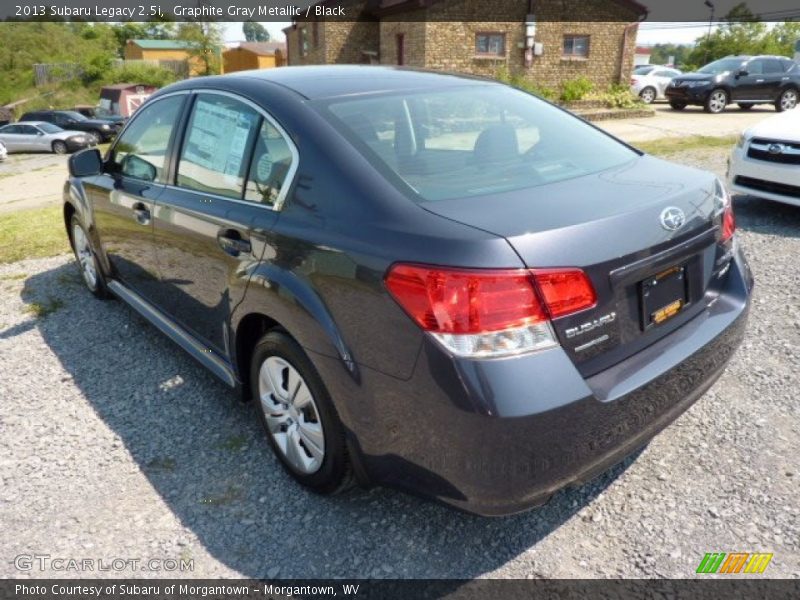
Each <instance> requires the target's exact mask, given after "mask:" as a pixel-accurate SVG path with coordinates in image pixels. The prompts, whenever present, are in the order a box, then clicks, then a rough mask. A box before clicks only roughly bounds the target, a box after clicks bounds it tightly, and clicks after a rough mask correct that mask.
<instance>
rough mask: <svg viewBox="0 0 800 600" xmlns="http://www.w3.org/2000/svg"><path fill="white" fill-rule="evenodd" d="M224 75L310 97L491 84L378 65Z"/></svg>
mask: <svg viewBox="0 0 800 600" xmlns="http://www.w3.org/2000/svg"><path fill="white" fill-rule="evenodd" d="M223 77H224V78H236V77H247V78H251V79H261V80H264V81H270V82H273V83H276V84H279V85H282V86H284V87H287V88H289V89H291V90H294V91H295V92H297V93H298V94H300V95H302V96H305V97H306V98H308V99H312V100H313V99H318V98H332V97H337V96H349V95H356V94H369V93H378V92H393V91H408V90H409V89H413V88H421V89H428V88H436V89H445V88H449V87H458V86H463V85H467V84H470V83H473V84H475V83H484V84H487V85H489V84H491V83H492V81H491V80H489V79H485V78H483V77H476V76H468V75H461V74H459V75H456V74H449V73H441V72H434V71H425V70H421V69H407V68H399V67H388V66H378V65H313V66H302V67H281V68H279V69H261V70H257V71H242V72H240V73H236V74H231V75H224V76H223Z"/></svg>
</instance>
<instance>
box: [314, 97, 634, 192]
mask: <svg viewBox="0 0 800 600" xmlns="http://www.w3.org/2000/svg"><path fill="white" fill-rule="evenodd" d="M327 110H329V111H330V113H331V114H332V115H333V117H334V119H333V120H334V122H335V124H336V125H337V126H338V127H339V129H340V130H341V131H342V133H343V134H344V135H345V136H346V137H348V138H349V139H350V141H351V142H352V143H353V145H354V146H356V147H357V148H358V149H360V150H361V151H362V152H363V153H364V154H365V155H366V156H367V157H368V158H369V159H370V160H372V161H373V164H376V166H378V167H379V168H380V169H383V170H384V171H386V172H387V174H389V175H390V179H394V178H395V177H399V178H400V179H401V180H402V181H403V182H404V183H405V184H406V185H407V186H409V187H410V188H411V189H412V190H413V191H414V192H416V194H417V195H418V196H419V197H420V199H421V200H423V201H435V200H449V199H452V198H464V197H471V196H480V195H485V194H493V193H499V192H505V191H512V190H517V189H523V188H530V187H536V186H539V185H544V184H546V183H552V182H555V181H562V180H565V179H571V178H574V177H580V176H582V175H588V174H590V173H596V172H598V171H603V170H606V169H610V168H612V167H616V166H619V165H622V164H624V163H626V162H628V161H631V160H633V159H634V158H635V157H636V156H637V154H636V153H635V152H634V151H633V150H630V149H629V148H627V147H626V146H624V145H622V144H620V143H619V142H617V141H615V140H613V139H612V138H610V137H608V136H607V135H605V134H603V133H601V132H599V131H597V130H596V129H594V128H593V127H591V126H589V125H587V124H586V123H584V122H583V121H581V120H580V119H577V118H575V117H573V116H571V115H569V114H567V113H565V112H563V111H561V110H559V109H558V108H556V107H554V106H552V105H550V104H548V103H546V102H544V101H542V100H540V99H538V98H536V97H535V96H531V95H530V94H526V93H524V92H521V91H519V90H516V89H514V88H511V87H508V86H503V85H479V86H468V87H459V88H451V89H448V90H444V91H430V92H413V93H408V94H396V93H394V94H388V95H381V96H372V97H369V98H363V97H362V98H360V99H347V100H334V101H333V102H331V103H329V104H328V105H327Z"/></svg>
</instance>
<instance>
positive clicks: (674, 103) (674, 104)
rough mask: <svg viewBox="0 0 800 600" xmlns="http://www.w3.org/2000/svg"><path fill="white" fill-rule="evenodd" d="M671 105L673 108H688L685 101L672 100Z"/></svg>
mask: <svg viewBox="0 0 800 600" xmlns="http://www.w3.org/2000/svg"><path fill="white" fill-rule="evenodd" d="M669 106H670V108H671V109H672V110H683V109H684V108H686V103H685V102H678V101H677V100H670V101H669Z"/></svg>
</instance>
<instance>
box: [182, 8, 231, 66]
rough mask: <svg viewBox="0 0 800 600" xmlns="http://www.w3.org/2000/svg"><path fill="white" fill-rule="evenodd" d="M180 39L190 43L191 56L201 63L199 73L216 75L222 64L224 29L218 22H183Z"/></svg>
mask: <svg viewBox="0 0 800 600" xmlns="http://www.w3.org/2000/svg"><path fill="white" fill-rule="evenodd" d="M178 39H180V40H183V41H185V42H186V43H187V44H188V52H189V56H190V57H191V58H193V59H195V60H196V62H197V63H198V64H199V65H200V69H199V70H198V71H197V74H198V75H216V74H218V73H219V72H220V67H221V64H222V56H221V54H222V30H221V29H220V26H219V25H218V24H217V23H208V22H200V21H194V22H189V23H181V24H180V26H179V28H178Z"/></svg>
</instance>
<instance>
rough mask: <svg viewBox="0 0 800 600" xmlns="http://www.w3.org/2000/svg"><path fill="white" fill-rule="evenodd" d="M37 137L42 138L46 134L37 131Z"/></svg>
mask: <svg viewBox="0 0 800 600" xmlns="http://www.w3.org/2000/svg"><path fill="white" fill-rule="evenodd" d="M36 135H38V136H40V137H41V136H43V135H44V133H42V132H41V131H37V132H36Z"/></svg>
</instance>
